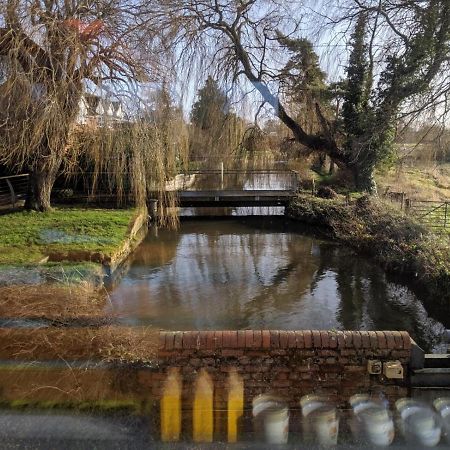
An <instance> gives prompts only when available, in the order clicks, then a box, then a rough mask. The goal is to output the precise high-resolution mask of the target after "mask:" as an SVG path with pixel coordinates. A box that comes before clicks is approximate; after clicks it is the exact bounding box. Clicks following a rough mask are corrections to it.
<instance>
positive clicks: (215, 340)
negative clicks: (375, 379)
mask: <svg viewBox="0 0 450 450" xmlns="http://www.w3.org/2000/svg"><path fill="white" fill-rule="evenodd" d="M219 349H220V350H222V349H254V350H256V349H258V350H264V349H266V350H273V349H281V350H283V349H312V350H313V349H331V350H336V349H337V350H342V349H362V350H364V349H367V350H392V349H395V350H404V351H408V352H410V351H411V338H410V336H409V334H408V333H407V332H406V331H329V330H328V331H322V330H303V331H280V330H240V331H162V332H160V335H159V352H160V354H161V356H164V353H166V352H174V351H176V350H192V351H201V350H209V351H211V350H219Z"/></svg>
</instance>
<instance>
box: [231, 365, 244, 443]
mask: <svg viewBox="0 0 450 450" xmlns="http://www.w3.org/2000/svg"><path fill="white" fill-rule="evenodd" d="M243 413H244V382H243V380H242V377H241V376H240V375H239V374H238V373H237V371H236V370H232V371H231V372H230V373H229V375H228V423H227V426H228V442H237V438H238V425H239V419H240V418H241V417H242V415H243Z"/></svg>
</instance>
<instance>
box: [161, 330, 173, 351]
mask: <svg viewBox="0 0 450 450" xmlns="http://www.w3.org/2000/svg"><path fill="white" fill-rule="evenodd" d="M161 334H165V335H166V350H172V349H173V341H174V339H175V333H174V332H173V331H169V332H167V333H160V335H159V336H160V337H161Z"/></svg>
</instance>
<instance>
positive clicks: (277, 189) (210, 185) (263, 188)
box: [173, 169, 299, 207]
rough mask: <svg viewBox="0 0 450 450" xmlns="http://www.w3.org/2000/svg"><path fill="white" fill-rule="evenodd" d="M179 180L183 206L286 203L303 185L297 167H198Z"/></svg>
mask: <svg viewBox="0 0 450 450" xmlns="http://www.w3.org/2000/svg"><path fill="white" fill-rule="evenodd" d="M179 182H180V185H179V186H174V189H173V190H176V192H177V198H178V203H179V205H180V206H181V207H222V206H224V207H227V206H235V207H238V206H285V205H286V204H287V203H288V202H289V200H290V199H291V198H292V197H294V196H295V194H296V192H297V190H298V187H299V177H298V173H297V172H295V171H293V170H239V169H237V170H198V171H190V172H187V173H184V174H181V175H180V176H179Z"/></svg>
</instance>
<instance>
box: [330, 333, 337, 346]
mask: <svg viewBox="0 0 450 450" xmlns="http://www.w3.org/2000/svg"><path fill="white" fill-rule="evenodd" d="M337 345H338V341H337V335H336V333H334V332H329V333H328V346H329V347H330V348H337Z"/></svg>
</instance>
